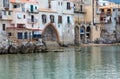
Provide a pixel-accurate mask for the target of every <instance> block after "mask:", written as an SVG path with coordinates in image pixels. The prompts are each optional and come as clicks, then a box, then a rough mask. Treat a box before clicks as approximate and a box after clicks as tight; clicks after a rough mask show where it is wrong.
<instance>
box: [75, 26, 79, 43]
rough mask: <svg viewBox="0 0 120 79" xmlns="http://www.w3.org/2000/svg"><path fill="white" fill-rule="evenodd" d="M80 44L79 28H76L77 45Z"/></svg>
mask: <svg viewBox="0 0 120 79" xmlns="http://www.w3.org/2000/svg"><path fill="white" fill-rule="evenodd" d="M78 43H79V27H78V26H75V44H78Z"/></svg>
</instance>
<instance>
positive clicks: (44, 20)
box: [42, 14, 47, 23]
mask: <svg viewBox="0 0 120 79" xmlns="http://www.w3.org/2000/svg"><path fill="white" fill-rule="evenodd" d="M42 22H43V23H46V22H47V16H46V15H45V14H43V15H42Z"/></svg>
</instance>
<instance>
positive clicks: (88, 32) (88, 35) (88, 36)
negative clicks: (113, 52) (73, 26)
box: [86, 26, 91, 40]
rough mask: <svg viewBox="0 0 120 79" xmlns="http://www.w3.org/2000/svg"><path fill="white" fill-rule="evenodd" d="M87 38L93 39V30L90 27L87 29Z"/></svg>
mask: <svg viewBox="0 0 120 79" xmlns="http://www.w3.org/2000/svg"><path fill="white" fill-rule="evenodd" d="M86 37H87V40H90V38H91V28H90V26H88V27H87V28H86Z"/></svg>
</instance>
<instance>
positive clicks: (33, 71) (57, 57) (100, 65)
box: [0, 46, 120, 79]
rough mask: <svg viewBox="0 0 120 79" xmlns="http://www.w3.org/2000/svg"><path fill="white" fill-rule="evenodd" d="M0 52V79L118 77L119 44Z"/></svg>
mask: <svg viewBox="0 0 120 79" xmlns="http://www.w3.org/2000/svg"><path fill="white" fill-rule="evenodd" d="M81 49H82V51H79V50H80V49H79V48H70V49H65V52H60V53H52V52H49V53H45V54H42V53H40V54H23V55H19V54H18V55H0V79H120V75H119V74H120V53H119V51H120V47H119V46H116V47H84V48H81Z"/></svg>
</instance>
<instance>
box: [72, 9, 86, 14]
mask: <svg viewBox="0 0 120 79" xmlns="http://www.w3.org/2000/svg"><path fill="white" fill-rule="evenodd" d="M74 13H81V14H85V13H86V12H85V10H84V9H74Z"/></svg>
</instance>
